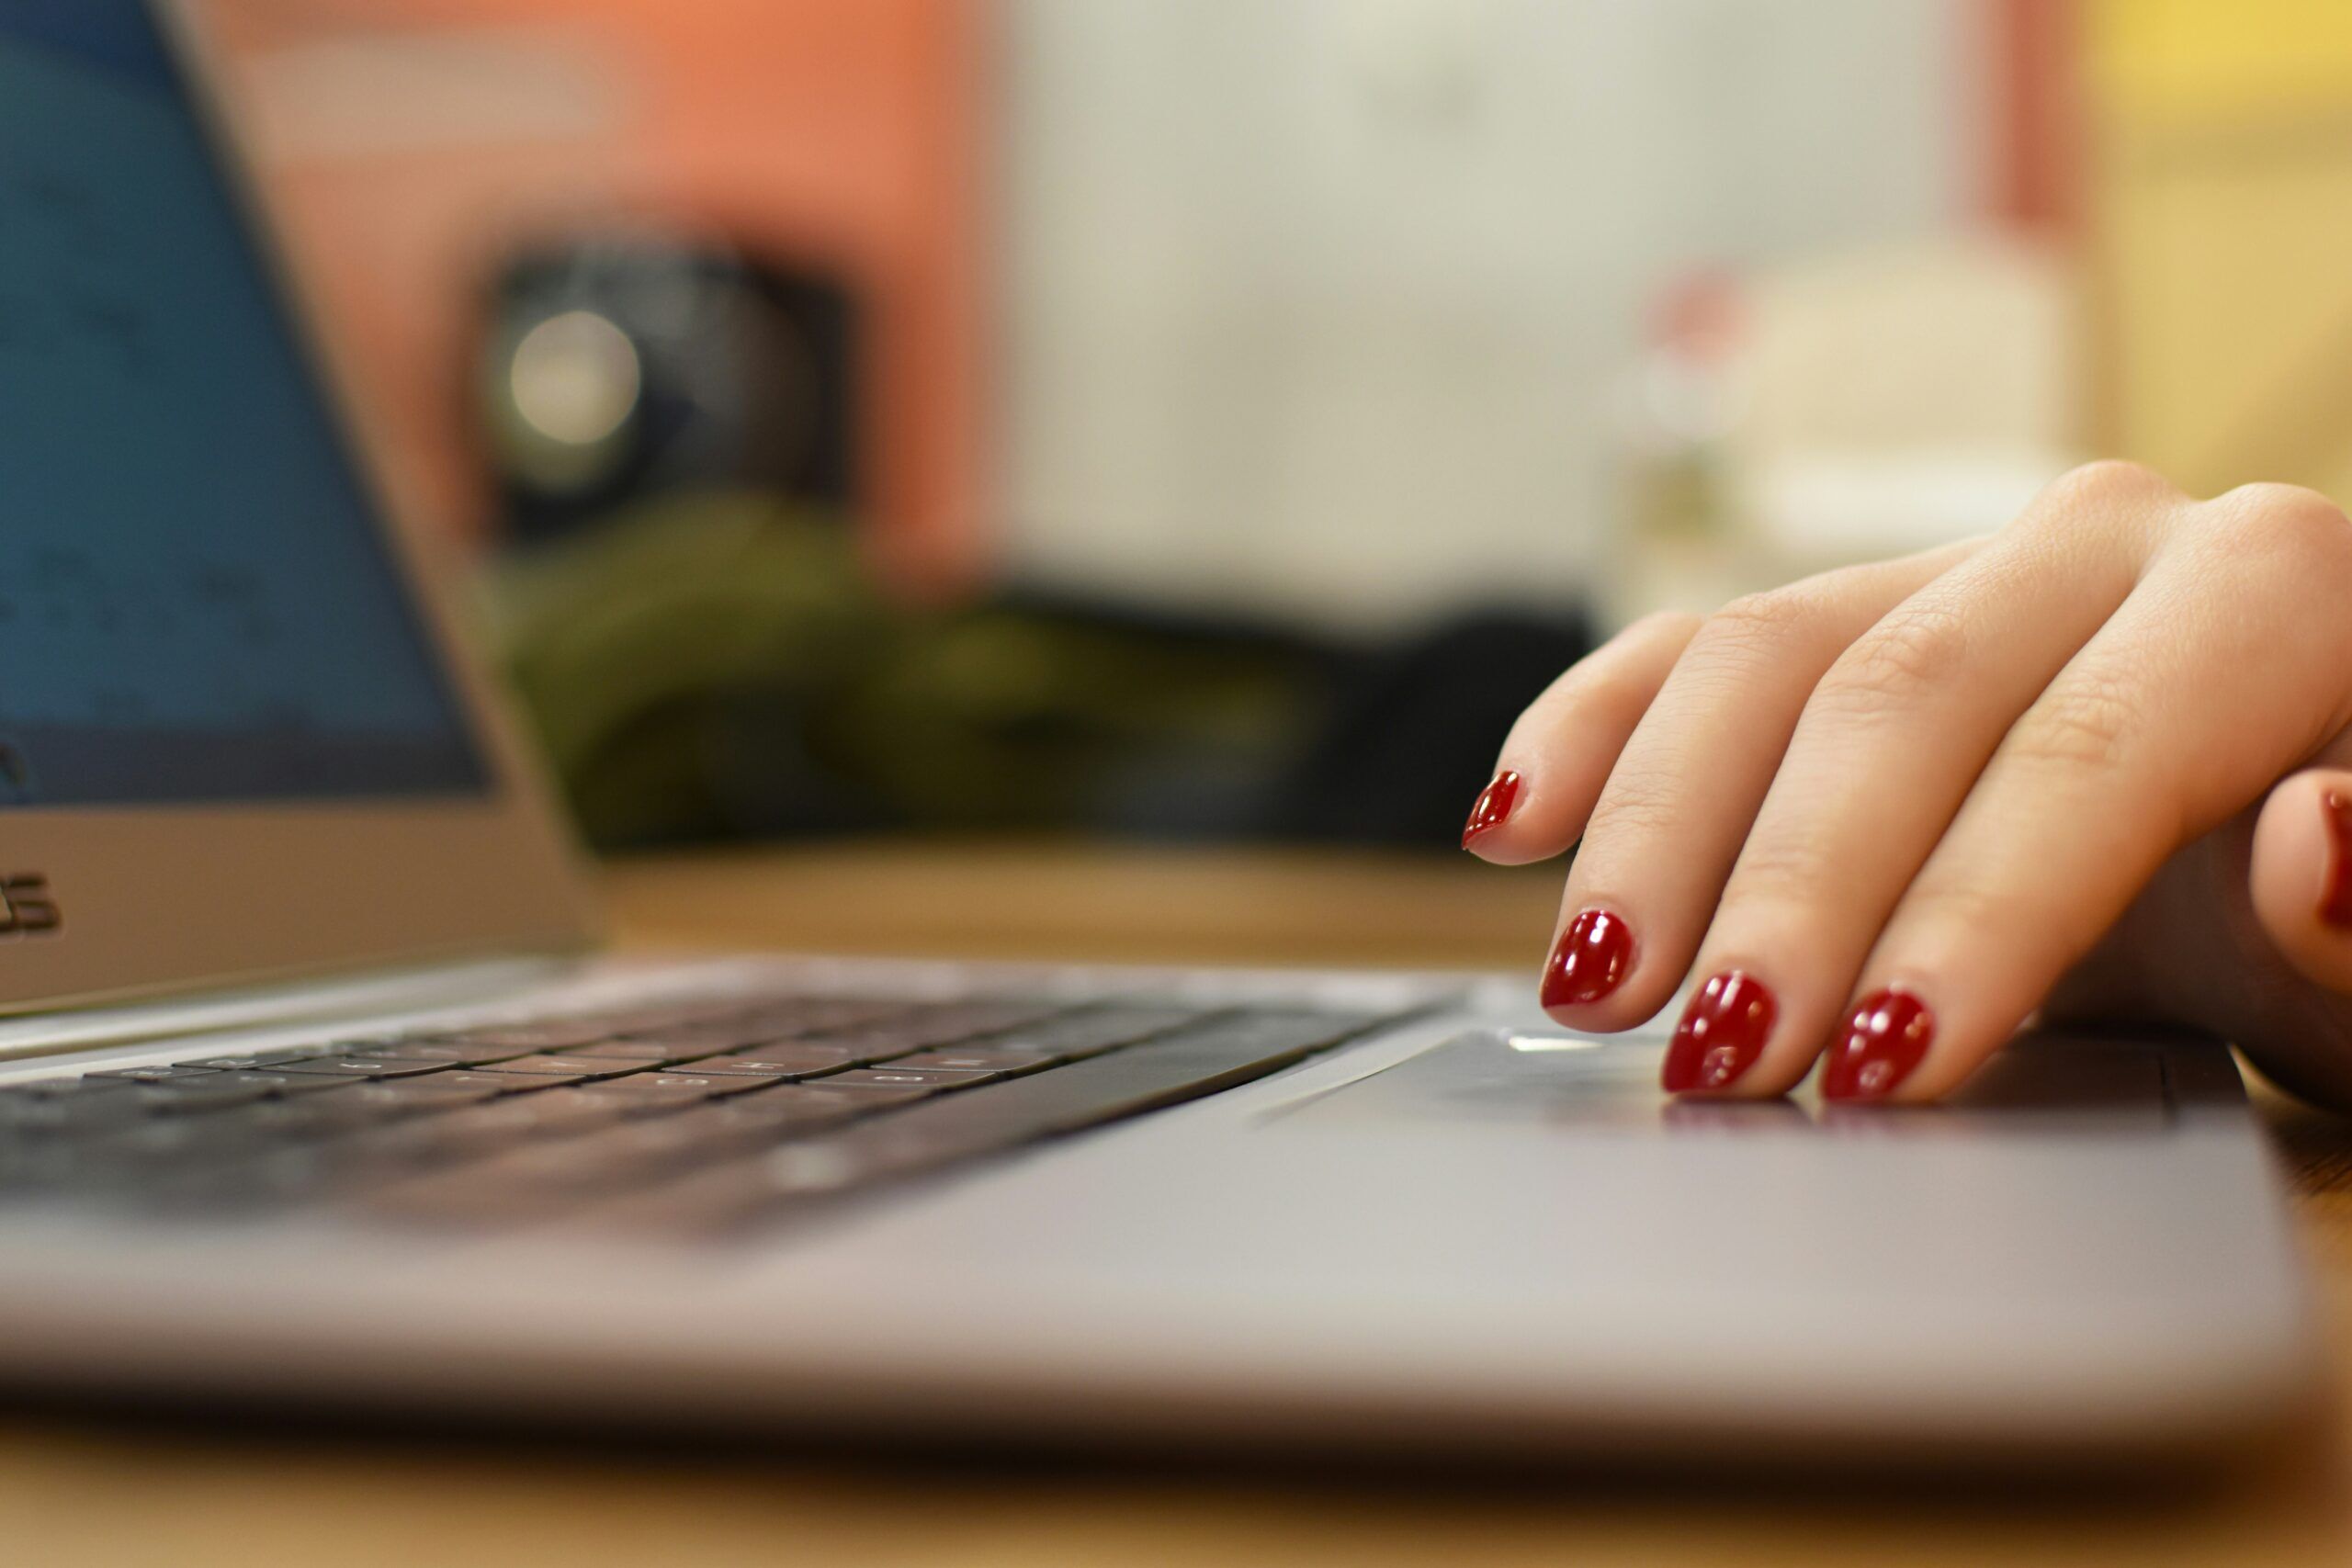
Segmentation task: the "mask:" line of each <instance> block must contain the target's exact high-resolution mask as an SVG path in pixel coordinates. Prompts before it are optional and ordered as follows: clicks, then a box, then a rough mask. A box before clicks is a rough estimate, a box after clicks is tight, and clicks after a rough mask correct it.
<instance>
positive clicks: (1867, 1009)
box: [1821, 990, 1936, 1100]
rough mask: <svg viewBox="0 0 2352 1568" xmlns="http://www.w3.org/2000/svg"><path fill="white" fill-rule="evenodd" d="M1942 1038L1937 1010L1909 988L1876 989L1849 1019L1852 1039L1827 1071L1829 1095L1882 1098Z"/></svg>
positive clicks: (1824, 1081) (1824, 1084)
mask: <svg viewBox="0 0 2352 1568" xmlns="http://www.w3.org/2000/svg"><path fill="white" fill-rule="evenodd" d="M1935 1037H1936V1015H1935V1014H1934V1013H1931V1012H1929V1011H1928V1004H1927V1003H1925V1002H1923V1001H1921V1000H1920V999H1919V998H1917V997H1915V996H1913V995H1912V994H1911V993H1910V992H1908V991H1897V990H1884V991H1873V992H1871V994H1870V995H1869V996H1867V997H1864V998H1862V1001H1861V1005H1860V1007H1858V1008H1856V1009H1855V1010H1854V1015H1853V1016H1852V1017H1851V1018H1849V1019H1848V1020H1847V1021H1846V1038H1845V1039H1843V1040H1840V1041H1839V1042H1838V1045H1837V1048H1836V1049H1835V1050H1833V1051H1831V1052H1830V1053H1829V1065H1828V1066H1827V1067H1826V1069H1824V1071H1823V1073H1822V1075H1821V1094H1822V1098H1823V1099H1825V1100H1879V1099H1883V1097H1885V1096H1887V1095H1890V1094H1892V1093H1894V1090H1895V1089H1896V1088H1897V1087H1899V1086H1900V1085H1901V1084H1902V1082H1903V1080H1904V1079H1905V1078H1907V1077H1910V1076H1911V1069H1912V1068H1914V1067H1916V1066H1918V1065H1919V1058H1920V1057H1922V1056H1925V1055H1927V1054H1928V1043H1930V1042H1932V1041H1933V1040H1934V1039H1935Z"/></svg>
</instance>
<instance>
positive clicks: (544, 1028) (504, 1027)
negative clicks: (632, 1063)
mask: <svg viewBox="0 0 2352 1568" xmlns="http://www.w3.org/2000/svg"><path fill="white" fill-rule="evenodd" d="M618 1032H620V1031H619V1030H618V1029H617V1028H616V1027H615V1026H614V1024H613V1023H611V1022H609V1021H605V1020H603V1019H594V1018H577V1019H548V1020H547V1021H544V1022H539V1023H493V1024H484V1025H482V1026H481V1027H480V1028H478V1029H458V1030H452V1031H450V1032H448V1033H447V1034H446V1035H443V1036H441V1038H443V1039H446V1040H452V1041H457V1042H459V1043H465V1044H469V1045H480V1046H484V1047H488V1048H491V1049H493V1050H510V1049H511V1050H513V1051H514V1052H515V1054H516V1055H531V1054H534V1053H537V1052H541V1051H560V1050H563V1049H565V1048H567V1047H569V1046H573V1045H590V1044H594V1043H596V1042H597V1041H600V1040H609V1039H611V1038H612V1037H613V1036H614V1035H615V1034H617V1033H618Z"/></svg>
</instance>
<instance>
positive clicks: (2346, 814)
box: [2319, 789, 2352, 930]
mask: <svg viewBox="0 0 2352 1568" xmlns="http://www.w3.org/2000/svg"><path fill="white" fill-rule="evenodd" d="M2319 800H2320V805H2321V806H2322V807H2324V809H2325V812H2326V816H2327V837H2328V866H2327V885H2326V887H2325V889H2324V891H2323V892H2322V893H2321V895H2320V900H2319V918H2320V919H2323V920H2325V921H2326V922H2327V923H2328V924H2329V925H2331V926H2335V927H2336V928H2338V929H2339V930H2352V795H2346V794H2345V793H2344V792H2343V791H2342V790H2340V789H2331V790H2325V791H2323V792H2322V793H2321V795H2320V797H2319Z"/></svg>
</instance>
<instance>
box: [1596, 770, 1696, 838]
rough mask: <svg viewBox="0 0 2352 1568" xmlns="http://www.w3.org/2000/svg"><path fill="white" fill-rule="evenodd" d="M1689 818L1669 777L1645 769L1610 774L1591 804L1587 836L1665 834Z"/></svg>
mask: <svg viewBox="0 0 2352 1568" xmlns="http://www.w3.org/2000/svg"><path fill="white" fill-rule="evenodd" d="M1689 820H1690V811H1689V806H1688V802H1687V801H1686V800H1685V799H1684V798H1683V796H1682V795H1680V793H1679V791H1677V790H1676V789H1675V788H1674V787H1673V785H1672V784H1671V782H1670V780H1669V779H1668V778H1666V777H1662V776H1652V775H1651V774H1649V773H1646V772H1642V773H1634V774H1633V775H1632V776H1629V777H1623V778H1613V777H1612V778H1611V780H1610V781H1609V786H1608V788H1606V789H1604V790H1603V791H1601V795H1600V803H1599V804H1598V805H1596V806H1595V807H1593V808H1592V820H1591V821H1590V822H1589V823H1588V824H1587V825H1586V829H1585V837H1586V839H1587V840H1600V839H1615V838H1632V839H1652V838H1669V837H1672V836H1673V834H1674V833H1675V831H1676V829H1677V827H1678V826H1679V825H1685V824H1687V823H1688V822H1689Z"/></svg>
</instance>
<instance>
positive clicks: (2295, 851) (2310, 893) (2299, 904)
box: [2251, 768, 2352, 992]
mask: <svg viewBox="0 0 2352 1568" xmlns="http://www.w3.org/2000/svg"><path fill="white" fill-rule="evenodd" d="M2251 877H2252V883H2253V886H2252V892H2253V896H2254V909H2255V914H2256V917H2257V918H2258V919H2260V920H2261V921H2262V928H2263V930H2264V931H2267V933H2269V936H2270V940H2271V941H2272V942H2276V943H2278V951H2279V952H2280V953H2283V954H2285V955H2286V958H2287V961H2288V962H2289V963H2290V964H2293V965H2294V966H2295V968H2296V970H2297V971H2298V972H2299V973H2301V975H2302V976H2303V977H2304V978H2305V979H2308V980H2311V981H2313V982H2314V983H2316V984H2318V985H2322V986H2324V987H2328V988H2329V989H2331V990H2335V991H2339V992H2352V770H2346V769H2344V768H2311V769H2307V770H2305V771H2304V772H2302V773H2295V774H2291V775H2290V776H2289V777H2288V778H2286V779H2284V780H2282V781H2281V782H2280V783H2279V784H2277V785H2276V786H2275V787H2273V788H2272V790H2271V791H2270V798H2269V799H2267V800H2266V801H2264V802H2263V804H2262V814H2261V816H2260V817H2259V818H2256V821H2255V826H2254V868H2253V871H2252V873H2251Z"/></svg>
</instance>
